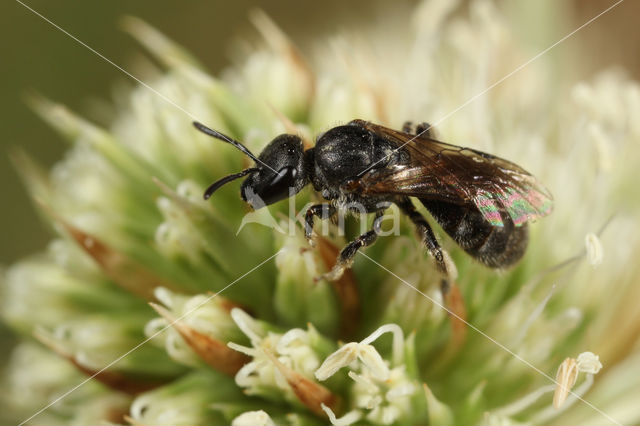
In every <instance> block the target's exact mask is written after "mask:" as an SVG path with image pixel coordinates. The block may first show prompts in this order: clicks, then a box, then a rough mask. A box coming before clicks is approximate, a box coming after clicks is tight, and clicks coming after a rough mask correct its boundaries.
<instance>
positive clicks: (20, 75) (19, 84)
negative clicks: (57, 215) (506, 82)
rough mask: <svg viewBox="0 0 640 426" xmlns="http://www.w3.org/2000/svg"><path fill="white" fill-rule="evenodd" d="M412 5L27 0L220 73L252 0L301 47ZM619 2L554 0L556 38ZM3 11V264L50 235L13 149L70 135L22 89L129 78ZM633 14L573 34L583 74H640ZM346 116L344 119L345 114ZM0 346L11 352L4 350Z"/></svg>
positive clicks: (45, 153) (108, 87) (97, 45)
mask: <svg viewBox="0 0 640 426" xmlns="http://www.w3.org/2000/svg"><path fill="white" fill-rule="evenodd" d="M529 1H530V0H518V1H509V2H504V3H502V6H501V8H503V9H504V10H505V11H506V12H507V13H513V14H516V15H519V16H520V19H521V20H522V21H523V22H525V25H526V26H528V25H531V26H534V27H535V26H539V25H551V23H548V22H538V21H537V20H536V19H535V16H528V15H527V2H529ZM544 1H553V2H556V0H544ZM414 3H416V1H410V0H405V1H394V2H390V1H386V2H385V1H382V0H379V1H368V0H352V1H349V2H345V1H340V0H325V1H323V2H300V1H294V0H286V1H285V0H280V1H270V2H259V1H253V0H236V1H233V2H226V1H210V2H199V1H190V2H181V3H178V2H175V1H157V0H156V1H150V0H139V1H136V2H130V1H124V0H112V1H108V2H75V1H74V2H72V1H68V0H65V1H56V2H51V1H45V0H26V2H25V4H27V5H28V6H29V7H32V8H33V9H35V10H36V11H37V12H39V13H41V14H42V15H43V16H45V17H46V18H48V19H50V20H51V21H52V22H54V23H56V24H57V25H59V26H60V27H62V28H63V29H65V30H67V31H68V32H69V33H71V34H73V35H74V36H76V37H77V38H78V39H80V40H82V41H83V42H85V43H87V44H88V45H89V46H91V47H92V48H94V49H95V50H96V51H98V52H100V53H101V54H103V55H104V56H106V57H107V58H109V59H111V60H112V61H114V62H115V63H116V64H118V65H120V66H122V67H123V68H125V69H135V67H133V68H131V67H132V66H133V64H135V63H136V58H138V57H139V55H140V52H141V49H140V48H139V47H138V46H137V45H136V43H135V42H134V41H133V40H132V39H131V38H130V37H129V36H128V35H127V34H125V33H124V32H123V31H121V30H120V27H119V24H118V21H119V19H120V18H121V17H122V16H125V15H132V16H136V17H139V18H141V19H143V20H145V21H147V22H148V23H150V24H152V25H153V26H155V27H156V28H158V29H159V30H160V31H161V32H163V33H164V34H166V35H167V36H169V37H170V38H172V39H174V40H175V41H177V42H178V43H180V44H182V45H183V46H185V47H186V48H187V49H188V50H190V51H191V52H193V54H194V56H195V57H197V58H198V59H199V60H201V61H202V63H204V64H205V65H206V66H207V67H208V68H209V69H210V71H211V72H212V73H214V74H215V73H217V72H219V71H220V70H221V69H222V68H224V66H225V65H227V64H228V63H229V58H230V56H231V55H230V51H229V49H230V47H231V46H232V43H231V42H232V41H233V40H237V39H239V38H243V37H247V36H248V37H255V31H254V29H253V28H252V26H251V24H250V22H249V21H248V19H247V15H248V12H249V11H250V10H251V9H253V8H256V7H260V8H262V9H263V10H265V11H266V12H267V14H269V15H270V16H271V17H272V18H273V19H274V21H275V22H277V23H278V24H279V25H280V26H281V27H282V28H283V29H284V30H285V32H287V33H289V34H290V35H292V38H293V39H294V40H295V41H296V43H297V44H298V45H299V46H300V47H301V49H302V51H303V52H304V48H305V45H306V44H307V43H308V42H309V41H310V40H311V38H313V37H314V35H318V34H323V33H324V34H331V33H333V32H334V31H335V30H336V28H337V27H346V28H349V26H351V25H355V26H358V25H361V24H363V23H367V24H370V25H383V24H384V16H385V12H384V11H385V10H386V11H392V10H393V9H397V8H402V9H406V8H408V7H410V6H411V5H412V4H414ZM613 3H614V1H610V0H589V1H581V0H574V1H572V2H562V4H558V7H559V8H561V9H562V10H560V11H559V13H563V14H564V13H566V14H569V15H570V20H571V22H573V25H572V26H571V28H566V29H562V32H561V33H560V34H558V37H557V38H558V39H559V38H560V37H562V36H563V35H565V34H567V33H568V32H570V31H572V30H573V29H575V28H577V27H578V26H580V25H581V24H583V23H584V22H586V21H587V20H588V19H589V18H591V17H593V16H595V15H597V14H598V13H599V12H600V11H602V10H604V9H606V8H607V7H608V6H610V5H612V4H613ZM0 16H1V17H2V22H3V24H2V25H1V26H0V61H1V63H2V79H1V80H0V93H1V94H2V95H1V96H0V116H1V117H2V118H1V119H0V135H1V149H0V187H1V190H2V200H3V208H2V209H0V233H1V235H2V242H1V244H0V265H7V264H9V263H11V262H13V261H15V260H17V259H19V258H20V257H23V256H25V255H27V254H29V253H32V252H35V251H38V250H40V249H41V248H43V247H44V246H45V244H46V243H47V241H48V240H49V238H50V235H49V233H48V231H47V230H46V229H45V227H44V226H43V225H42V224H41V222H40V221H39V220H38V218H37V216H36V214H35V213H34V210H33V208H32V206H31V204H30V201H29V199H28V198H27V196H26V193H25V191H24V188H23V187H22V185H21V183H20V180H19V178H18V175H17V174H16V172H15V171H14V170H13V168H12V166H11V164H10V161H9V156H8V153H9V151H10V148H11V147H20V148H22V149H24V150H25V151H27V152H28V153H29V154H30V155H32V156H33V157H34V158H35V159H36V160H38V161H39V162H40V163H41V164H43V165H45V166H50V165H52V164H53V163H54V162H55V161H56V159H59V158H60V157H61V156H62V154H63V152H64V150H65V149H66V145H65V143H64V142H63V141H62V140H61V139H60V138H59V137H58V136H57V135H56V134H55V133H54V132H53V131H52V130H50V129H49V128H48V127H47V126H46V125H45V124H44V123H43V122H42V121H41V120H40V119H38V118H37V117H36V116H35V115H34V114H33V113H32V112H31V111H30V110H29V109H28V108H27V106H26V105H25V103H24V101H23V98H24V95H25V93H28V92H29V91H35V92H38V93H40V94H43V95H44V96H46V97H49V98H51V99H53V100H55V101H57V102H60V103H63V104H65V105H68V106H69V107H70V108H71V109H73V110H75V111H79V112H81V113H82V112H84V111H87V110H90V109H92V108H95V106H96V105H97V104H99V103H103V104H104V102H109V100H110V98H111V93H112V91H113V89H114V87H115V86H116V85H118V84H119V83H122V82H127V83H131V81H130V79H129V77H127V76H126V75H124V74H123V73H122V72H121V71H119V70H118V69H116V68H115V67H114V66H112V65H111V64H109V63H107V62H105V61H104V60H103V59H101V58H99V57H98V56H96V55H95V54H94V53H92V52H91V51H89V50H88V49H87V48H85V47H83V46H81V45H79V44H78V43H77V42H76V41H74V40H72V39H71V38H69V37H68V36H67V35H65V34H63V33H62V32H61V31H59V30H57V29H55V28H54V27H53V26H52V25H51V24H49V23H47V22H46V21H45V20H43V19H42V18H41V17H39V16H37V15H36V14H34V13H33V12H32V11H30V10H28V9H27V8H26V7H25V6H23V5H22V4H21V3H19V2H17V1H11V0H9V1H3V2H2V3H0ZM637 16H640V2H638V1H627V2H624V3H622V4H621V5H620V6H618V7H616V8H615V9H614V10H612V11H611V12H610V13H607V14H606V15H604V16H602V17H601V18H599V19H598V20H597V21H595V22H594V23H593V24H592V25H589V26H588V27H586V28H585V29H583V30H581V31H580V32H578V33H577V34H576V35H575V36H574V37H575V38H580V39H582V40H586V41H587V45H588V46H589V49H590V54H591V58H592V63H591V64H590V65H589V66H587V67H585V69H584V70H581V72H582V73H583V74H584V75H583V77H588V76H589V74H590V73H591V72H592V71H593V70H594V69H597V68H601V67H605V66H607V65H610V64H614V63H619V64H622V65H624V66H625V67H626V68H627V69H628V70H629V71H630V72H631V73H632V74H634V75H635V76H636V77H638V75H639V70H640V54H638V53H639V52H638V46H640V36H639V32H638V31H637V22H636V20H637ZM523 17H524V18H523ZM533 33H535V31H533ZM555 41H556V40H533V41H532V42H533V43H534V44H536V46H533V50H532V51H534V52H537V51H540V50H542V49H543V48H545V47H546V46H548V45H549V44H551V43H553V42H555ZM576 45H577V43H572V39H569V40H567V41H566V42H564V43H562V44H561V45H559V46H558V47H557V48H556V49H554V51H553V54H561V55H563V54H566V55H571V54H572V49H575V48H576ZM349 118H351V117H345V120H346V119H349ZM425 119H428V117H425ZM3 330H4V329H2V326H1V325H0V347H6V346H5V344H3V343H6V340H5V339H6V335H7V333H6V331H3ZM3 336H5V337H4V338H3ZM2 352H3V353H5V354H6V351H2ZM0 358H1V357H0Z"/></svg>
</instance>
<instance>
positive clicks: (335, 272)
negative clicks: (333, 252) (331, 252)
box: [316, 210, 384, 281]
mask: <svg viewBox="0 0 640 426" xmlns="http://www.w3.org/2000/svg"><path fill="white" fill-rule="evenodd" d="M383 215H384V210H383V211H379V212H376V216H375V218H374V219H373V226H372V229H371V230H370V231H367V232H365V233H364V234H362V235H360V236H359V237H358V238H356V239H355V240H353V241H351V242H350V243H349V244H347V245H346V246H345V248H343V249H342V251H341V252H340V255H339V256H338V260H337V261H336V264H335V265H334V266H333V268H331V270H330V271H329V272H327V273H326V274H322V275H321V276H320V277H318V278H316V281H319V280H327V281H336V280H338V279H340V277H341V276H342V274H344V271H345V269H348V268H350V267H351V265H352V264H353V259H354V258H355V256H356V253H358V250H360V249H361V248H362V247H367V246H370V245H371V244H373V243H374V242H375V241H376V240H377V239H378V234H379V233H380V226H381V224H382V218H383Z"/></svg>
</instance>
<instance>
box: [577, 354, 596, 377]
mask: <svg viewBox="0 0 640 426" xmlns="http://www.w3.org/2000/svg"><path fill="white" fill-rule="evenodd" d="M577 364H578V371H580V372H582V373H587V374H598V372H599V371H600V369H601V368H602V363H601V362H600V357H599V356H598V355H596V354H594V353H593V352H582V353H581V354H580V355H578V358H577Z"/></svg>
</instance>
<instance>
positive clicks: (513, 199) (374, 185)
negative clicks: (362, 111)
mask: <svg viewBox="0 0 640 426" xmlns="http://www.w3.org/2000/svg"><path fill="white" fill-rule="evenodd" d="M356 124H358V125H361V126H363V127H365V128H367V129H368V130H370V131H372V132H375V133H376V134H378V135H380V136H383V137H385V138H386V139H387V140H389V141H392V142H394V143H396V144H397V145H398V148H400V149H405V150H406V151H407V152H408V153H409V155H410V158H411V159H410V161H409V163H408V164H404V165H399V166H392V167H387V168H384V169H378V170H376V169H372V170H370V171H368V172H367V173H365V174H364V175H363V176H361V177H360V178H359V179H358V180H357V182H355V183H354V185H357V188H358V190H360V191H361V192H362V193H363V194H367V193H370V194H374V193H377V194H380V193H386V194H399V195H407V196H412V197H420V198H429V199H434V200H441V201H446V202H450V203H454V204H470V203H472V204H473V205H475V207H476V208H477V209H478V210H479V211H480V212H481V213H482V215H483V217H484V218H485V219H486V220H487V221H488V222H489V223H491V225H493V226H504V222H503V218H505V217H506V216H504V214H505V213H506V215H508V217H510V218H511V220H512V221H513V223H514V224H515V225H516V226H520V225H522V224H524V223H526V222H527V221H531V220H535V219H537V218H539V217H542V216H546V215H547V214H549V213H550V212H551V207H552V197H551V194H550V193H549V191H547V190H546V189H545V188H544V187H543V186H542V185H541V184H540V183H539V182H538V181H537V180H536V178H535V177H533V176H532V175H531V174H529V173H528V172H527V171H526V170H524V169H523V168H521V167H520V166H518V165H516V164H514V163H512V162H510V161H507V160H504V159H502V158H499V157H495V156H493V155H490V154H486V153H484V152H480V151H477V150H474V149H470V148H462V147H459V146H456V145H451V144H447V143H444V142H439V141H436V140H434V139H431V138H429V137H426V136H415V135H410V134H408V133H404V132H400V131H397V130H393V129H389V128H387V127H384V126H379V125H376V124H372V123H367V122H365V121H361V120H358V121H357V123H356Z"/></svg>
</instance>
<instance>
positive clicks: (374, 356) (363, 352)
mask: <svg viewBox="0 0 640 426" xmlns="http://www.w3.org/2000/svg"><path fill="white" fill-rule="evenodd" d="M358 359H360V361H361V362H362V364H364V365H365V366H366V367H367V368H368V369H369V370H370V371H371V374H372V375H373V376H374V377H375V378H377V379H380V380H387V379H388V378H389V367H388V366H387V363H386V362H384V360H383V359H382V357H381V356H380V354H379V353H378V351H377V350H376V348H374V347H373V346H371V345H362V344H360V345H358Z"/></svg>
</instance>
